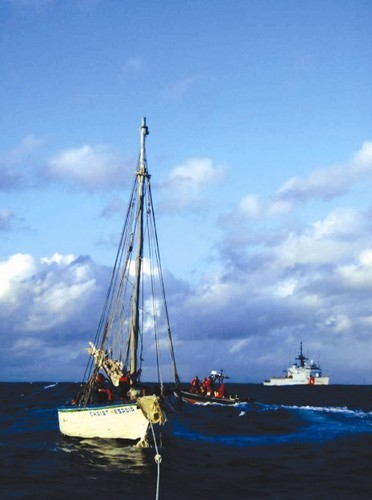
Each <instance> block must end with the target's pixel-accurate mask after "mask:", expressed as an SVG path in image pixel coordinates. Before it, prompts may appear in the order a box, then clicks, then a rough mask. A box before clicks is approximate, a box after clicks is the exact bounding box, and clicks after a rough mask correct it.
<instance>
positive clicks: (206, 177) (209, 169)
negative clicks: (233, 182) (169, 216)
mask: <svg viewBox="0 0 372 500" xmlns="http://www.w3.org/2000/svg"><path fill="white" fill-rule="evenodd" d="M224 177H225V169H224V168H223V167H221V166H215V165H213V162H212V160H211V159H209V158H191V159H189V160H187V161H186V162H184V163H183V164H181V165H178V166H176V167H174V168H173V169H172V171H171V172H170V174H169V176H168V180H167V182H166V183H164V184H163V186H162V188H163V189H164V190H165V191H166V193H167V201H166V202H165V201H163V202H162V204H161V209H163V210H164V209H173V210H186V209H188V210H191V211H193V210H194V211H197V210H199V209H200V208H201V207H202V206H205V200H206V198H205V196H204V194H205V192H206V191H207V190H208V188H210V187H212V186H214V185H218V184H220V183H221V182H223V180H224Z"/></svg>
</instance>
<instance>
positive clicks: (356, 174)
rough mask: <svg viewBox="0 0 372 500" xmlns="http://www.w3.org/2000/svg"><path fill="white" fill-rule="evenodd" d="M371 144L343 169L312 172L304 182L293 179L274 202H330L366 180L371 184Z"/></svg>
mask: <svg viewBox="0 0 372 500" xmlns="http://www.w3.org/2000/svg"><path fill="white" fill-rule="evenodd" d="M371 174H372V142H365V143H364V144H363V145H362V147H361V149H360V150H359V151H357V152H356V153H355V154H354V156H353V158H352V159H351V161H350V162H347V163H346V164H345V165H341V166H333V167H328V168H323V169H318V170H314V171H313V172H311V173H310V174H309V175H308V176H307V177H306V178H303V179H301V178H299V177H292V178H291V179H288V180H287V181H286V182H285V183H284V184H283V185H282V186H281V187H280V188H279V189H278V191H277V193H276V195H275V198H274V200H275V199H279V200H281V199H284V200H287V201H290V200H292V201H295V202H297V203H298V202H306V201H309V200H310V199H317V198H319V199H323V200H330V199H332V198H335V197H337V196H342V195H343V194H345V193H346V192H348V191H349V190H350V189H351V187H352V185H353V184H354V183H357V182H361V181H362V180H363V179H365V178H366V177H367V176H368V177H370V180H372V176H371Z"/></svg>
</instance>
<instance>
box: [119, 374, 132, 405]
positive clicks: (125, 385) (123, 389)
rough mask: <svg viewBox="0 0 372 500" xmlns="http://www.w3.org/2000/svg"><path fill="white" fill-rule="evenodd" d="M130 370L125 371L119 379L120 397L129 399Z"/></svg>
mask: <svg viewBox="0 0 372 500" xmlns="http://www.w3.org/2000/svg"><path fill="white" fill-rule="evenodd" d="M129 373H130V372H129V371H128V372H126V373H124V374H123V376H122V377H120V380H119V394H120V399H128V391H129V389H130V385H129Z"/></svg>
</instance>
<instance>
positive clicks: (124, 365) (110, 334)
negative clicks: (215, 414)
mask: <svg viewBox="0 0 372 500" xmlns="http://www.w3.org/2000/svg"><path fill="white" fill-rule="evenodd" d="M148 134H149V130H148V127H147V125H146V119H145V118H143V120H142V125H141V128H140V154H139V160H138V164H137V169H136V172H135V177H134V184H133V187H132V191H131V195H130V199H129V205H128V210H127V214H126V218H125V224H124V227H123V231H122V234H121V239H120V244H119V248H118V251H117V255H116V259H115V263H114V266H113V270H112V275H111V281H110V283H109V287H108V291H107V296H106V300H105V303H104V306H103V311H102V315H101V319H100V321H99V325H98V328H97V332H96V335H95V339H94V341H92V342H89V345H90V347H89V349H88V353H89V357H88V363H87V366H86V369H85V373H84V376H83V380H82V383H81V385H80V390H79V392H78V394H77V395H76V397H75V398H74V399H73V400H72V401H71V403H70V404H67V405H65V406H64V407H62V408H59V410H58V420H59V428H60V431H61V433H62V434H64V435H67V436H73V437H82V438H96V437H97V438H113V439H127V440H131V441H136V442H137V444H138V445H139V446H145V445H146V444H147V434H148V431H149V428H150V426H151V425H152V424H164V423H165V421H166V414H165V410H164V407H165V405H164V401H165V396H166V392H167V390H166V388H165V386H164V381H163V379H164V374H163V370H162V368H163V361H164V360H163V359H162V358H163V356H164V354H165V353H164V351H165V349H164V348H163V346H164V338H166V339H167V344H168V349H167V353H168V361H169V364H168V366H169V368H168V370H169V371H168V373H167V376H168V377H170V376H171V375H172V377H173V379H174V384H175V390H176V391H178V390H179V377H178V374H177V368H176V362H175V356H174V349H173V341H172V335H171V328H170V322H169V315H168V307H167V302H166V297H165V288H164V281H163V276H162V268H161V262H160V252H159V246H158V236H157V230H156V224H155V215H154V206H153V201H152V194H151V185H150V175H149V173H148V170H147V161H146V149H145V140H146V137H147V135H148ZM150 336H151V346H150V347H149V348H148V347H146V345H145V338H149V337H150ZM150 354H153V355H154V361H152V362H150V361H149V358H150ZM161 361H162V363H161ZM146 372H147V373H146ZM145 374H146V375H147V377H148V378H147V379H148V380H152V381H154V380H157V385H156V387H155V388H152V389H151V388H150V387H149V386H146V385H145V384H144V383H143V382H142V377H143V376H144V375H145Z"/></svg>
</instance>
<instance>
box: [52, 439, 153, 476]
mask: <svg viewBox="0 0 372 500" xmlns="http://www.w3.org/2000/svg"><path fill="white" fill-rule="evenodd" d="M57 448H58V451H61V452H64V453H74V454H77V455H78V456H80V458H81V459H82V460H83V461H84V462H85V463H86V464H87V465H90V466H91V467H92V468H94V469H96V470H100V469H104V470H105V471H110V470H111V471H113V470H119V471H122V472H125V473H126V474H132V475H133V474H134V475H136V474H144V473H149V472H150V471H151V470H152V469H153V466H154V465H153V464H154V456H155V450H153V449H143V448H136V447H135V446H134V445H133V444H131V443H126V442H125V441H121V440H115V439H97V438H96V439H77V438H75V439H71V438H67V437H64V436H61V437H60V439H59V441H58V442H57Z"/></svg>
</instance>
